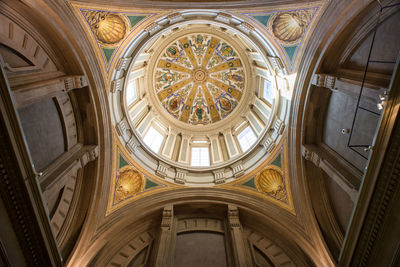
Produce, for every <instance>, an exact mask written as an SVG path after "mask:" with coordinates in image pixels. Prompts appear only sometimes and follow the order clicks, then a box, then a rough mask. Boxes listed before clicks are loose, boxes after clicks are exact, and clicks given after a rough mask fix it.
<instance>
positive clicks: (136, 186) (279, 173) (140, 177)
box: [107, 140, 295, 214]
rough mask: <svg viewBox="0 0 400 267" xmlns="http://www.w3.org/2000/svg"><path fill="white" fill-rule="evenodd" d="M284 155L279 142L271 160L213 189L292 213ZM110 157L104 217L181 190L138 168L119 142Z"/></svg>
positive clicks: (284, 150) (283, 145)
mask: <svg viewBox="0 0 400 267" xmlns="http://www.w3.org/2000/svg"><path fill="white" fill-rule="evenodd" d="M287 153H288V151H287V142H286V141H285V140H283V141H282V144H281V145H279V146H277V149H275V151H274V152H273V153H272V155H271V157H269V158H268V159H267V160H265V161H264V162H262V163H261V164H259V166H258V167H257V168H256V169H255V170H253V171H251V172H249V173H247V174H245V175H243V176H242V177H240V178H239V179H237V180H235V181H233V182H230V183H227V184H222V185H219V186H217V188H222V189H228V190H237V191H241V192H242V193H245V194H248V195H252V196H254V197H257V198H259V199H263V200H266V201H269V202H273V203H275V204H276V205H278V206H280V207H282V208H283V209H285V210H287V211H289V212H291V213H292V214H295V210H294V206H293V200H292V192H291V189H290V177H289V166H288V164H287V159H288V155H287ZM113 158H114V159H115V160H114V162H113V175H112V187H111V190H110V194H109V201H108V208H107V214H110V213H111V212H113V211H115V210H117V209H118V208H120V207H122V206H125V205H126V204H129V203H132V202H133V201H136V200H138V199H140V198H143V197H146V196H149V195H152V194H156V193H160V192H163V191H169V190H176V189H179V188H184V187H185V186H183V185H177V184H174V183H169V182H166V181H165V180H164V179H161V178H160V177H158V176H157V175H154V174H152V173H150V172H148V171H147V170H146V169H144V168H142V167H141V166H140V164H138V163H137V162H136V161H134V160H133V159H132V157H131V156H130V155H129V152H128V151H126V149H125V148H124V147H123V146H122V144H121V143H119V142H118V144H117V145H115V147H114V149H113Z"/></svg>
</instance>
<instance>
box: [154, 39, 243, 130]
mask: <svg viewBox="0 0 400 267" xmlns="http://www.w3.org/2000/svg"><path fill="white" fill-rule="evenodd" d="M155 68H156V70H155V72H154V90H155V93H156V94H157V97H158V99H159V101H160V102H161V104H162V106H163V107H164V108H165V109H166V110H167V111H168V113H169V114H171V115H172V116H173V117H174V118H176V119H178V120H180V121H183V122H187V123H189V124H193V125H205V124H210V123H213V122H217V121H220V120H221V119H224V118H225V117H227V116H228V115H229V114H230V113H231V112H232V111H233V110H234V109H235V108H236V106H237V105H238V102H239V101H240V99H241V97H242V94H243V92H244V89H245V88H244V84H245V83H244V80H245V71H244V67H243V64H242V60H241V59H240V57H239V55H238V54H237V53H236V52H235V49H234V48H233V46H232V45H231V44H229V43H227V42H226V41H224V40H221V38H220V37H217V36H213V35H211V34H205V33H198V34H190V35H188V36H183V37H181V38H180V39H179V40H176V41H173V42H172V43H170V44H168V45H167V46H166V48H165V49H164V51H163V52H162V54H161V55H160V57H159V60H158V62H157V64H156V66H155Z"/></svg>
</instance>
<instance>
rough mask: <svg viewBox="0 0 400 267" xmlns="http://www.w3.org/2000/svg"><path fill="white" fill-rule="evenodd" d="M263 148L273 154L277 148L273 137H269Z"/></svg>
mask: <svg viewBox="0 0 400 267" xmlns="http://www.w3.org/2000/svg"><path fill="white" fill-rule="evenodd" d="M263 146H264V148H265V149H266V150H267V151H268V153H271V152H272V150H274V148H275V141H274V140H273V139H272V137H270V136H269V137H268V138H267V140H265V142H264V144H263Z"/></svg>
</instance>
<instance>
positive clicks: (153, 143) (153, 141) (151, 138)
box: [143, 127, 164, 153]
mask: <svg viewBox="0 0 400 267" xmlns="http://www.w3.org/2000/svg"><path fill="white" fill-rule="evenodd" d="M163 140H164V136H163V135H162V134H160V133H159V132H158V131H157V130H156V129H154V128H153V127H150V129H149V130H148V131H147V133H146V135H145V136H144V138H143V141H144V143H145V144H146V145H147V146H148V147H150V149H151V150H153V151H154V152H156V153H158V151H160V147H161V144H162V142H163Z"/></svg>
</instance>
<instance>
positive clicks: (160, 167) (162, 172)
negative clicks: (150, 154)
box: [156, 160, 170, 178]
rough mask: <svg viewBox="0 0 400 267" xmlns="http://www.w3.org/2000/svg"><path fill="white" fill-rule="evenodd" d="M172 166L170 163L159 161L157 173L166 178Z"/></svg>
mask: <svg viewBox="0 0 400 267" xmlns="http://www.w3.org/2000/svg"><path fill="white" fill-rule="evenodd" d="M169 168H170V166H169V165H167V164H165V163H164V162H162V161H160V160H159V161H158V166H157V170H156V174H157V175H158V176H160V177H161V178H165V177H166V176H167V171H168V169H169Z"/></svg>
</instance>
